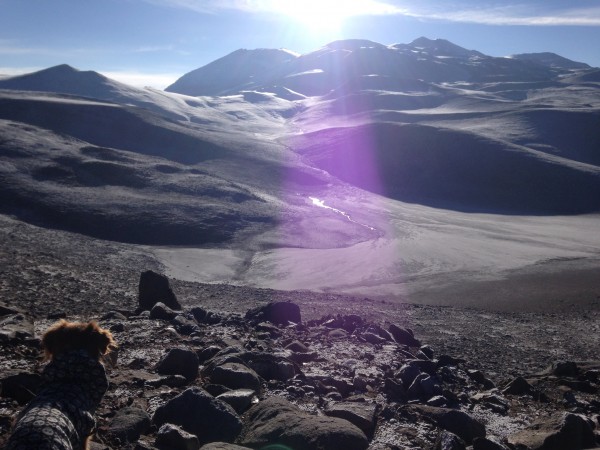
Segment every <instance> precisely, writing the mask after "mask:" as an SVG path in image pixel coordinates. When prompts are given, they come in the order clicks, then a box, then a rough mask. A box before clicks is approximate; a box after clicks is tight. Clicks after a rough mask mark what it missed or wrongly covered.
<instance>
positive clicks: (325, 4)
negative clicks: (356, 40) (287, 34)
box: [272, 0, 389, 31]
mask: <svg viewBox="0 0 600 450" xmlns="http://www.w3.org/2000/svg"><path fill="white" fill-rule="evenodd" d="M272 5H273V10H275V11H277V12H279V13H281V14H284V15H286V16H289V17H291V18H292V19H294V20H295V21H297V22H300V23H301V24H303V25H304V26H306V27H307V28H309V29H311V30H312V31H338V30H340V29H341V27H342V25H343V23H344V21H345V20H346V19H348V18H349V17H353V16H361V15H371V14H385V13H386V11H385V10H384V8H389V6H388V5H386V4H384V3H380V2H378V1H374V0H345V1H340V0H304V1H301V2H298V1H285V0H281V1H273V2H272Z"/></svg>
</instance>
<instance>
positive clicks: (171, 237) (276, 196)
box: [0, 38, 600, 298]
mask: <svg viewBox="0 0 600 450" xmlns="http://www.w3.org/2000/svg"><path fill="white" fill-rule="evenodd" d="M598 73H599V69H594V68H588V67H586V66H584V65H581V64H578V63H574V62H572V61H569V60H566V59H564V58H561V57H558V56H556V55H547V54H540V55H517V56H513V57H508V58H496V57H491V56H486V55H484V54H482V53H480V52H477V51H475V50H468V49H464V48H461V47H459V46H457V45H455V44H452V43H450V42H448V41H445V40H441V39H437V40H430V39H427V38H419V39H417V40H415V41H413V42H411V43H410V44H393V45H382V44H378V43H375V42H371V41H366V40H347V41H337V42H332V43H330V44H328V45H326V46H324V47H322V48H320V49H318V50H316V51H314V52H310V53H307V54H304V55H297V54H294V53H292V52H289V51H285V50H239V51H237V52H234V53H232V54H230V55H228V56H225V57H223V58H221V59H219V60H217V61H215V62H213V63H211V64H208V65H207V66H205V67H202V68H199V69H197V70H195V71H192V72H190V73H189V74H187V75H184V76H183V77H182V78H181V79H180V80H178V81H177V82H176V83H175V84H173V85H172V86H170V87H169V89H168V91H167V92H163V91H158V90H155V89H148V88H146V89H138V88H133V87H130V86H127V85H124V84H122V83H118V82H116V81H114V80H110V79H108V78H106V77H103V76H102V75H99V74H97V73H95V72H81V71H78V70H76V69H74V68H72V67H69V66H66V65H62V66H57V67H53V68H49V69H46V70H42V71H39V72H36V73H32V74H28V75H23V76H18V77H7V78H2V79H0V213H3V214H12V215H14V216H16V217H18V218H19V219H21V220H23V221H28V222H31V223H34V224H38V225H41V226H44V227H48V228H60V229H66V230H70V231H75V232H79V233H84V234H87V235H91V236H95V237H99V238H103V239H111V240H117V241H124V242H130V243H143V244H150V245H172V244H177V245H187V246H196V248H194V249H170V248H158V249H157V248H154V249H152V248H150V247H143V251H144V252H149V251H151V252H153V253H154V254H156V255H157V256H158V257H159V258H160V259H161V261H162V263H163V264H165V267H167V269H168V270H170V271H171V272H170V273H171V274H172V275H174V276H176V277H179V278H186V279H194V280H200V281H220V282H234V283H248V284H252V285H256V286H264V287H274V288H284V289H307V288H309V289H315V290H327V291H332V290H333V291H340V292H348V293H354V294H360V295H375V294H385V295H391V296H398V295H401V296H405V295H408V294H410V295H421V294H420V293H421V292H428V294H427V295H431V293H433V292H437V293H438V294H436V295H439V296H440V297H444V298H445V296H446V295H447V293H448V292H449V290H448V289H449V286H450V285H452V286H453V289H454V292H455V293H460V292H463V291H464V290H461V289H466V290H467V291H468V292H476V293H477V292H482V290H481V285H480V284H479V283H482V282H484V281H486V280H488V281H489V280H497V279H498V278H499V277H500V278H502V277H509V278H510V277H514V276H518V275H515V274H516V273H520V272H517V271H519V270H533V271H534V272H535V273H538V272H539V268H540V267H544V268H546V267H550V266H548V265H547V261H555V262H556V261H558V262H562V261H567V263H568V262H569V261H573V260H575V261H577V264H578V265H580V264H583V263H584V262H586V264H587V262H588V261H592V260H595V259H598V258H600V254H599V253H598V248H600V234H599V233H598V228H599V227H600V222H599V220H600V219H599V217H600V215H598V212H600V152H599V149H600V78H599V77H598ZM198 247H199V248H198ZM542 262H543V263H544V264H541V263H542ZM558 262H557V263H556V264H555V263H552V264H551V267H552V270H555V268H556V270H558V269H560V270H562V268H563V265H561V264H562V263H560V264H559V263H558ZM567 263H565V264H567ZM559 266H560V267H559ZM511 279H513V278H511ZM576 284H577V283H576V282H575V283H574V285H576ZM467 288H468V289H467ZM535 289H538V287H537V285H536V287H535ZM528 292H530V291H528ZM536 292H537V291H536ZM457 295H458V294H457ZM582 295H583V294H582ZM585 295H587V294H585ZM594 295H597V294H594ZM594 298H595V297H594Z"/></svg>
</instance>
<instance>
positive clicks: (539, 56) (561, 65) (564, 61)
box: [510, 52, 591, 69]
mask: <svg viewBox="0 0 600 450" xmlns="http://www.w3.org/2000/svg"><path fill="white" fill-rule="evenodd" d="M510 58H512V59H519V60H522V61H531V62H535V63H538V64H542V65H543V66H547V67H551V68H556V69H590V68H591V67H590V66H589V65H587V64H585V63H581V62H577V61H572V60H570V59H568V58H565V57H563V56H560V55H557V54H556V53H552V52H541V53H519V54H517V55H511V56H510Z"/></svg>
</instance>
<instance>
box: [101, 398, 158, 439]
mask: <svg viewBox="0 0 600 450" xmlns="http://www.w3.org/2000/svg"><path fill="white" fill-rule="evenodd" d="M150 426H151V421H150V416H149V415H148V413H147V412H146V411H144V410H143V409H140V408H136V407H133V406H128V407H126V408H123V409H121V410H119V411H117V414H116V415H115V416H114V417H113V418H112V420H111V421H110V424H109V426H108V433H109V434H110V435H111V436H114V437H116V438H118V439H119V440H120V441H121V442H122V443H124V442H135V441H137V440H138V439H139V438H140V436H141V435H142V434H145V433H147V432H148V430H149V429H150Z"/></svg>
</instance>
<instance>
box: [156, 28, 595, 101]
mask: <svg viewBox="0 0 600 450" xmlns="http://www.w3.org/2000/svg"><path fill="white" fill-rule="evenodd" d="M573 69H590V67H589V66H588V65H587V64H583V63H578V62H574V61H571V60H569V59H566V58H563V57H561V56H559V55H556V54H554V53H530V54H521V55H513V56H511V57H509V58H497V57H492V56H486V55H484V54H482V53H480V52H478V51H475V50H467V49H464V48H462V47H459V46H458V45H455V44H453V43H451V42H449V41H447V40H444V39H436V40H431V39H427V38H425V37H421V38H419V39H416V40H414V41H413V42H411V43H410V44H395V45H389V46H385V45H382V44H378V43H376V42H372V41H367V40H359V39H355V40H345V41H336V42H332V43H330V44H328V45H326V46H325V47H323V48H321V49H319V50H317V51H314V52H311V53H307V54H305V55H296V54H294V53H291V52H288V51H285V50H271V49H258V50H237V51H235V52H233V53H231V54H229V55H227V56H225V57H223V58H221V59H218V60H216V61H214V62H212V63H210V64H208V65H206V66H204V67H201V68H199V69H196V70H194V71H192V72H189V73H187V74H185V75H184V76H182V77H181V78H180V79H178V80H177V81H176V82H175V83H173V84H172V85H171V86H169V87H167V89H166V91H168V92H177V93H179V94H185V95H194V96H196V95H230V94H234V93H237V92H239V91H241V90H258V91H266V92H275V93H277V94H278V95H280V96H285V95H286V93H287V97H288V98H291V99H295V98H296V97H295V96H294V93H298V94H301V95H303V96H314V95H324V94H327V93H329V92H331V91H332V90H335V89H345V88H347V86H348V85H350V86H353V87H368V88H372V89H376V88H378V87H381V88H382V89H388V88H389V85H390V83H398V82H400V81H402V80H421V81H424V82H435V83H440V82H456V81H467V82H478V83H484V82H499V81H504V82H523V81H537V82H539V81H550V80H555V79H557V78H558V77H559V76H561V75H564V74H565V73H568V72H569V71H570V70H573Z"/></svg>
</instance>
